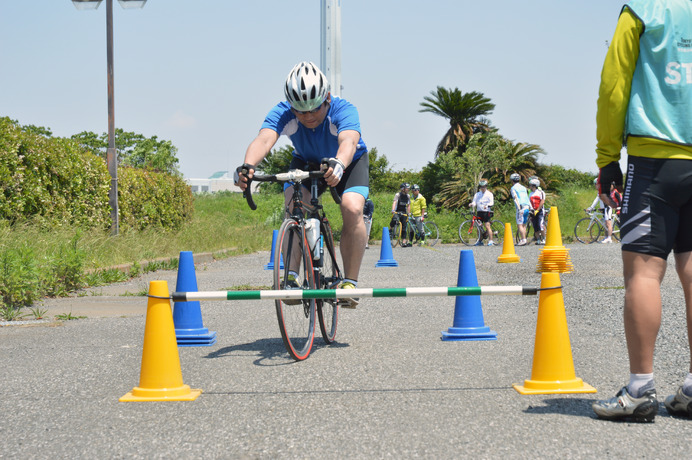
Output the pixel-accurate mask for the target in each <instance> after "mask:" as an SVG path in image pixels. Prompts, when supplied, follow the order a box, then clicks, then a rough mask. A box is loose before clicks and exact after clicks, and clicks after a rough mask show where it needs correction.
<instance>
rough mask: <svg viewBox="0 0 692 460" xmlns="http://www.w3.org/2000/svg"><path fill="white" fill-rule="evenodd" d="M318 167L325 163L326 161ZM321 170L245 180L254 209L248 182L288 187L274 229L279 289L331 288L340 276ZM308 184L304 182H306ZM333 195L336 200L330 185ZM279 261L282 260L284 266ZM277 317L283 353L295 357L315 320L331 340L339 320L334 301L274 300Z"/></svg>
mask: <svg viewBox="0 0 692 460" xmlns="http://www.w3.org/2000/svg"><path fill="white" fill-rule="evenodd" d="M322 165H323V166H326V165H327V163H326V161H325V160H323V161H322ZM243 174H245V175H247V170H246V169H245V170H244V171H243ZM323 177H324V171H323V170H322V171H299V170H293V171H288V172H286V173H280V174H272V175H254V176H253V178H252V179H250V180H249V181H248V187H247V189H246V192H245V198H246V199H247V203H248V205H249V206H250V208H251V209H253V210H254V209H257V206H256V205H255V203H254V201H253V199H252V193H251V192H250V183H251V182H252V181H258V182H281V183H290V184H292V185H293V196H292V198H291V205H292V206H289V207H287V208H286V218H285V219H284V221H283V223H282V224H281V227H280V228H279V237H278V239H277V241H276V244H275V247H274V258H273V260H275V261H276V263H275V264H274V274H273V288H274V289H275V290H282V289H336V287H337V286H338V284H339V283H340V282H341V281H342V280H343V276H342V274H341V269H340V268H339V263H338V262H337V259H336V250H335V246H334V237H333V234H332V228H331V225H330V224H329V220H328V219H327V216H326V215H325V212H324V209H323V207H322V205H321V204H320V200H319V189H320V185H322V184H324V181H323V180H322V178H323ZM303 181H309V186H310V203H309V205H308V204H307V203H305V202H304V201H303V186H301V183H302V182H303ZM306 185H307V184H306ZM330 190H331V193H332V198H334V201H335V202H336V203H337V204H340V203H341V199H340V197H339V195H338V194H337V193H336V190H335V189H334V188H330ZM280 261H283V268H282V267H281V264H280V263H279V262H280ZM274 302H275V305H276V316H277V318H278V320H279V330H280V331H281V338H282V339H283V343H284V346H285V347H286V350H287V351H288V353H289V354H290V355H291V356H292V357H293V359H295V360H297V361H302V360H304V359H306V358H307V357H308V356H309V355H310V351H311V350H312V345H313V341H314V338H315V318H317V322H318V323H319V326H320V332H321V333H322V338H323V339H324V341H325V342H326V343H328V344H330V343H332V342H334V339H335V337H336V327H337V324H338V319H339V301H338V300H337V299H300V300H298V299H296V300H280V299H275V301H274Z"/></svg>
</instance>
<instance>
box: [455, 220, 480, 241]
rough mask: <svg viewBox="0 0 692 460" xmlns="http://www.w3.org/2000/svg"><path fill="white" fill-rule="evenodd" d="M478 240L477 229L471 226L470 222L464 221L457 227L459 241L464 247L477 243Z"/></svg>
mask: <svg viewBox="0 0 692 460" xmlns="http://www.w3.org/2000/svg"><path fill="white" fill-rule="evenodd" d="M479 238H480V235H479V234H478V227H476V226H475V225H473V222H472V221H470V220H466V221H464V222H462V223H461V225H459V240H460V241H461V242H462V243H464V244H465V245H466V246H473V245H474V244H476V243H478V240H479Z"/></svg>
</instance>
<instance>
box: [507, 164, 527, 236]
mask: <svg viewBox="0 0 692 460" xmlns="http://www.w3.org/2000/svg"><path fill="white" fill-rule="evenodd" d="M509 178H510V179H511V181H512V182H513V183H514V185H512V188H511V189H509V191H510V194H511V195H512V200H514V207H515V208H516V210H517V228H518V229H519V243H517V246H525V245H526V223H527V222H528V221H529V211H530V206H531V205H530V203H529V191H528V190H526V187H524V186H523V185H521V176H520V175H519V174H517V173H513V174H512V175H510V176H509Z"/></svg>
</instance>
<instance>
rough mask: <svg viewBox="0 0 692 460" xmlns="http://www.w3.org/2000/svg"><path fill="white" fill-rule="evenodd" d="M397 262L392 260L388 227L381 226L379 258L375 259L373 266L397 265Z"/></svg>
mask: <svg viewBox="0 0 692 460" xmlns="http://www.w3.org/2000/svg"><path fill="white" fill-rule="evenodd" d="M398 266H399V263H398V262H397V261H396V260H394V255H393V254H392V243H391V241H390V239H389V228H388V227H383V228H382V248H381V249H380V260H378V261H377V263H376V264H375V267H398Z"/></svg>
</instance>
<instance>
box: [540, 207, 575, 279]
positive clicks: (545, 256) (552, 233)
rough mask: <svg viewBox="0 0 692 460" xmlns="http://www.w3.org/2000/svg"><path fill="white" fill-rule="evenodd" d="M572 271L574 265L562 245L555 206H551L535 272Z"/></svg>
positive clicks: (567, 251)
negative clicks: (543, 244)
mask: <svg viewBox="0 0 692 460" xmlns="http://www.w3.org/2000/svg"><path fill="white" fill-rule="evenodd" d="M573 270H574V265H572V260H571V259H570V257H569V250H568V249H567V248H566V247H565V246H564V245H563V244H562V232H561V231H560V218H559V217H558V213H557V206H553V207H552V208H550V216H549V217H548V230H547V235H546V241H545V246H544V247H543V250H542V251H541V254H540V255H539V256H538V265H537V266H536V272H538V273H547V272H556V273H570V272H572V271H573Z"/></svg>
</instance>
